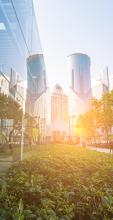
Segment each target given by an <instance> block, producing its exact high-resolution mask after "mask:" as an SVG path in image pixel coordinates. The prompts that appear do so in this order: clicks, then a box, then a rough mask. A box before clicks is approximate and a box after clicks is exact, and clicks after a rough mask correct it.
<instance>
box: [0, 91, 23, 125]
mask: <svg viewBox="0 0 113 220" xmlns="http://www.w3.org/2000/svg"><path fill="white" fill-rule="evenodd" d="M21 118H22V110H21V108H20V106H19V104H18V103H17V102H16V101H15V100H13V99H12V98H11V97H8V96H6V95H4V94H0V119H14V120H15V122H17V121H20V120H21Z"/></svg>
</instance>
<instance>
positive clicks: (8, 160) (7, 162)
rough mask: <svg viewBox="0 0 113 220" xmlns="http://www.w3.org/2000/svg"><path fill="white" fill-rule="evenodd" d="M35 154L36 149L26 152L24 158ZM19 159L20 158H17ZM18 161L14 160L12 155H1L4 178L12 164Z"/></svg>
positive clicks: (0, 172)
mask: <svg viewBox="0 0 113 220" xmlns="http://www.w3.org/2000/svg"><path fill="white" fill-rule="evenodd" d="M34 154H35V151H28V152H24V154H23V159H26V158H28V157H30V156H32V155H34ZM17 161H18V160H17ZM15 162H16V161H13V157H12V156H6V155H5V156H4V155H3V156H2V154H1V155H0V178H4V177H5V175H6V173H7V171H8V169H9V168H10V166H11V165H13V164H14V163H15Z"/></svg>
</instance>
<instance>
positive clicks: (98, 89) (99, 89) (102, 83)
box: [93, 67, 110, 99]
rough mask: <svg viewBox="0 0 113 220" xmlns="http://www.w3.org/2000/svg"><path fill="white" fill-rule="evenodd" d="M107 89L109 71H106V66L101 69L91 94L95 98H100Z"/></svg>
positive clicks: (108, 88)
mask: <svg viewBox="0 0 113 220" xmlns="http://www.w3.org/2000/svg"><path fill="white" fill-rule="evenodd" d="M109 90H110V86H109V73H108V67H106V68H105V69H104V70H103V71H102V73H101V75H100V79H99V80H98V81H97V83H96V85H95V87H94V92H93V96H94V97H95V98H97V99H101V98H102V96H103V95H104V94H105V93H107V92H109Z"/></svg>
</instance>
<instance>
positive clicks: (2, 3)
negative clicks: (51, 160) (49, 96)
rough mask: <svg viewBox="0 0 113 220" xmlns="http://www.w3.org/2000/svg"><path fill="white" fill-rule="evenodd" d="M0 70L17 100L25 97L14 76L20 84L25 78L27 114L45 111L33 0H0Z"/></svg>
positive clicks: (38, 39)
mask: <svg viewBox="0 0 113 220" xmlns="http://www.w3.org/2000/svg"><path fill="white" fill-rule="evenodd" d="M34 54H36V55H34ZM26 60H27V62H26ZM0 71H1V72H2V75H3V76H4V77H5V76H7V78H8V80H9V92H10V95H11V96H13V97H15V99H16V100H17V101H18V100H19V103H20V102H21V99H20V97H21V98H22V96H23V100H24V101H25V99H24V98H25V97H24V92H23V90H22V89H23V88H22V86H21V85H22V82H20V81H19V79H18V75H19V76H21V79H22V80H23V83H25V82H26V81H27V80H28V82H27V85H28V88H27V95H28V94H29V95H28V96H29V100H30V103H29V108H31V111H28V113H33V116H36V117H40V118H41V117H42V116H40V115H39V112H40V111H41V114H42V112H45V108H44V106H45V103H46V102H45V99H44V97H45V96H46V95H45V93H46V91H47V89H46V87H47V86H46V73H45V64H44V58H43V55H42V49H41V43H40V38H39V33H38V26H37V21H36V16H35V10H34V1H33V0H0ZM19 94H20V96H19ZM28 96H27V97H28ZM30 104H31V106H30ZM32 109H33V111H32ZM45 117H46V116H44V115H43V121H45ZM41 122H42V121H41ZM44 123H45V122H44Z"/></svg>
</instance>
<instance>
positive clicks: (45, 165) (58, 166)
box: [0, 145, 113, 220]
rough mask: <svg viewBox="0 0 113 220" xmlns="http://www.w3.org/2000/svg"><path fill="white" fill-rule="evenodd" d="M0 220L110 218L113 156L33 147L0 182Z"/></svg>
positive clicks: (71, 148) (112, 214) (112, 212)
mask: <svg viewBox="0 0 113 220" xmlns="http://www.w3.org/2000/svg"><path fill="white" fill-rule="evenodd" d="M0 219H2V220H24V219H25V220H29V219H30V220H32V219H36V220H76V219H77V220H90V219H91V220H93V219H94V220H110V219H113V156H112V155H110V154H105V153H99V152H94V151H90V150H88V149H85V148H81V147H80V148H79V147H74V146H68V145H67V146H63V145H57V146H45V147H44V146H42V148H41V147H40V148H39V149H38V147H37V148H36V156H35V157H31V158H30V159H27V160H24V161H22V162H20V163H17V164H15V165H14V166H12V167H11V168H10V169H9V171H8V173H7V178H6V182H5V184H1V192H0Z"/></svg>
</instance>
